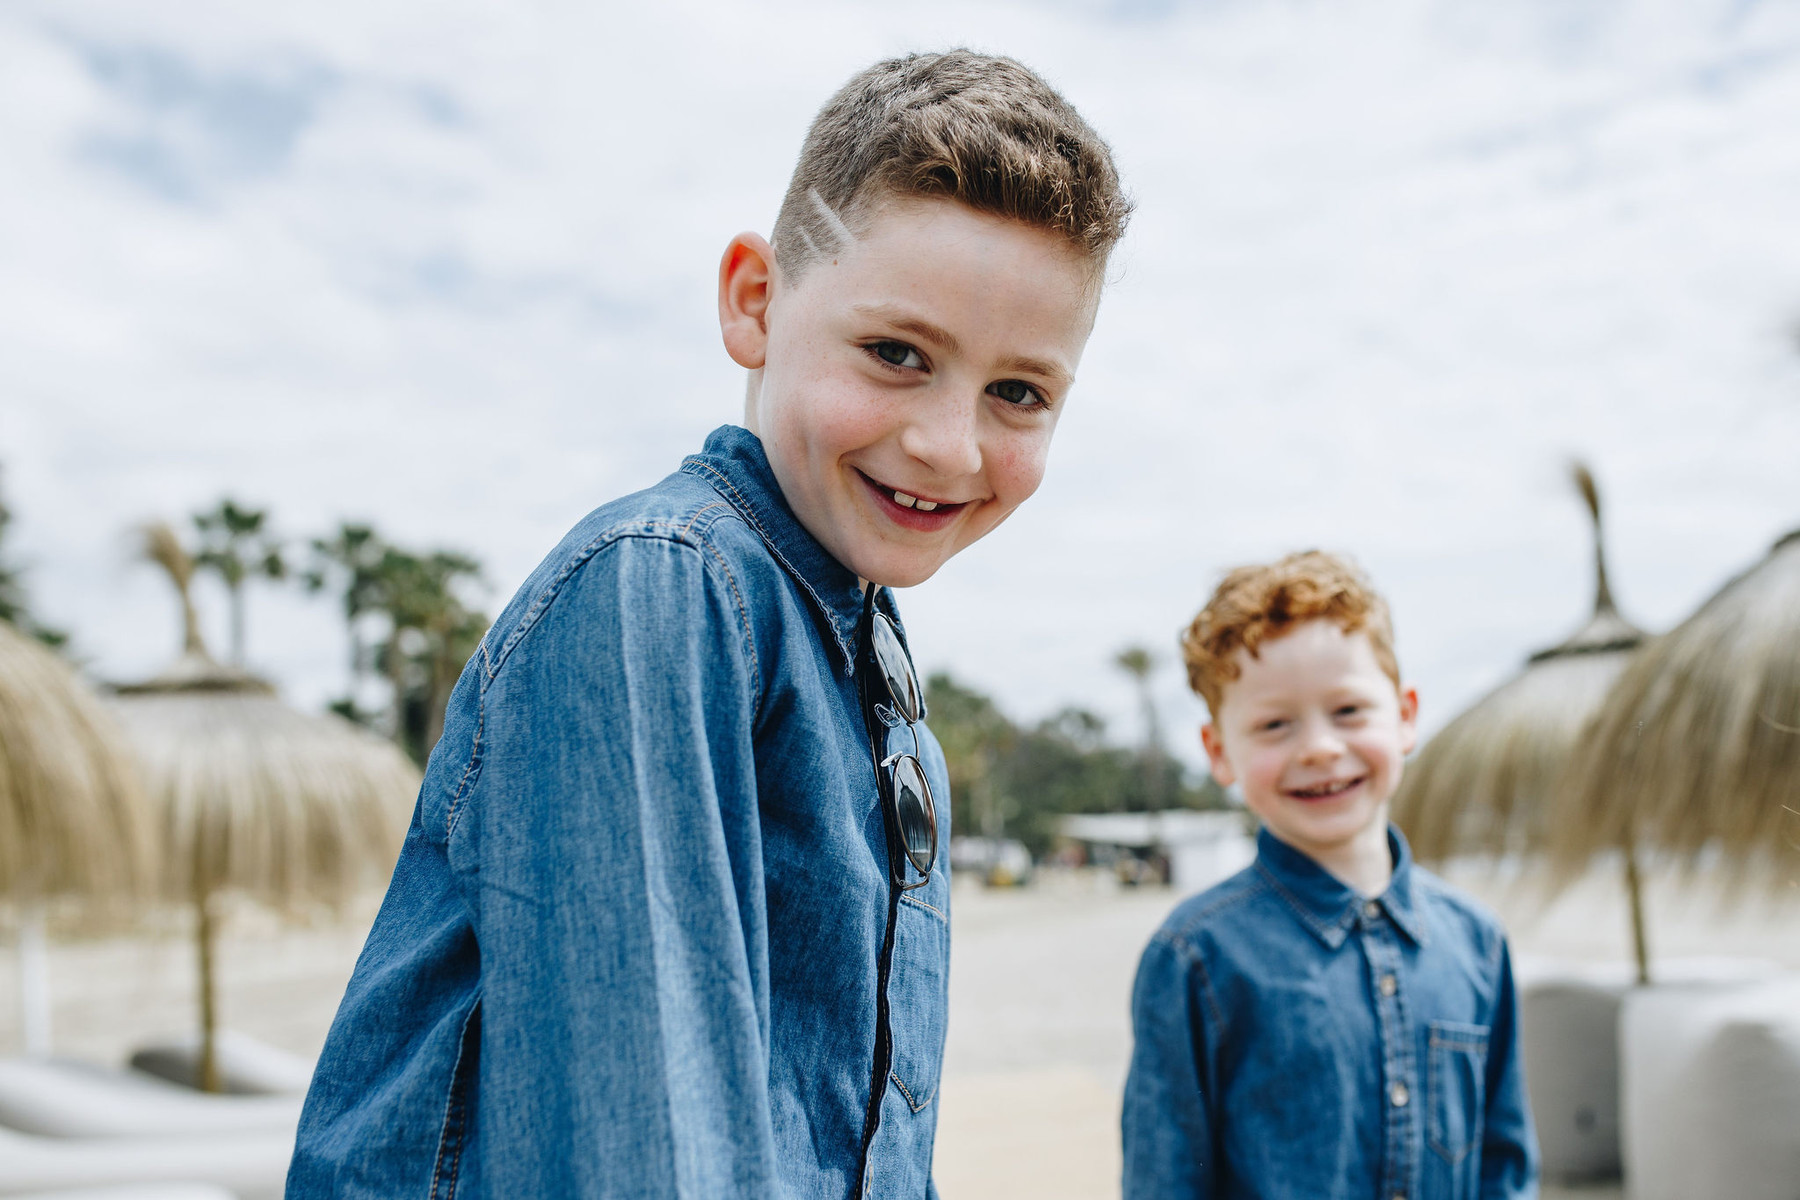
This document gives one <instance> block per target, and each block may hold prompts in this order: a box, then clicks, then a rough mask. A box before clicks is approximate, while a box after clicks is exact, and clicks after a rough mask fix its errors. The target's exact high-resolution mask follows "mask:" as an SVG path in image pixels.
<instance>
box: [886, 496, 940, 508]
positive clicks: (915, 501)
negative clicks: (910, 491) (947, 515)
mask: <svg viewBox="0 0 1800 1200" xmlns="http://www.w3.org/2000/svg"><path fill="white" fill-rule="evenodd" d="M894 503H895V504H898V505H899V506H900V507H901V508H916V509H918V510H919V511H920V512H936V511H937V507H938V506H937V505H936V504H935V503H933V502H932V501H930V500H921V499H919V498H918V497H917V496H909V495H907V494H906V493H905V492H895V493H894Z"/></svg>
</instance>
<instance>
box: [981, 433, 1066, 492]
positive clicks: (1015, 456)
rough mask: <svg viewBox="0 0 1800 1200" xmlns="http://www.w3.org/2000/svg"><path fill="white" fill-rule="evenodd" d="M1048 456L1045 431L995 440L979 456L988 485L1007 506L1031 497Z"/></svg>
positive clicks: (1047, 437) (1039, 482)
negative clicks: (985, 471) (983, 463)
mask: <svg viewBox="0 0 1800 1200" xmlns="http://www.w3.org/2000/svg"><path fill="white" fill-rule="evenodd" d="M1049 457H1050V435H1049V433H1048V432H1045V433H1043V434H1042V435H1038V434H1036V433H1034V434H1032V435H1031V436H1029V437H1018V436H1014V437H1007V438H1001V439H999V440H998V442H997V444H995V445H992V446H990V447H989V448H988V450H987V452H986V453H985V454H984V455H983V460H984V462H985V464H986V466H987V475H988V486H989V487H991V488H993V490H994V495H995V496H997V497H999V498H1000V500H1001V502H1002V503H1004V504H1006V505H1008V506H1009V507H1010V506H1012V505H1016V504H1022V503H1024V502H1025V501H1026V500H1028V499H1030V498H1031V495H1032V493H1033V492H1035V491H1037V490H1038V485H1039V484H1041V483H1042V482H1043V481H1044V468H1045V465H1046V464H1047V463H1048V461H1049Z"/></svg>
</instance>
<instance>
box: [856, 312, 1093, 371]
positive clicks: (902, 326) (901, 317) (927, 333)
mask: <svg viewBox="0 0 1800 1200" xmlns="http://www.w3.org/2000/svg"><path fill="white" fill-rule="evenodd" d="M851 311H852V312H856V313H860V314H861V315H863V316H866V317H874V318H875V319H876V320H879V321H885V322H887V323H888V324H889V325H892V326H893V327H894V328H895V329H898V330H900V331H901V332H902V333H910V334H913V335H914V336H916V337H920V338H923V339H925V340H926V341H928V342H931V343H933V344H934V345H936V346H937V347H938V349H940V350H942V351H944V352H945V353H946V354H961V353H962V342H960V341H958V340H957V337H956V335H955V334H954V333H951V332H950V331H949V330H948V329H945V328H944V327H943V326H941V325H934V324H932V323H931V322H930V321H927V320H926V319H925V318H924V317H919V316H914V315H913V314H912V313H909V312H907V311H906V310H905V309H903V308H901V307H899V306H898V305H894V304H858V305H854V306H853V307H852V309H851ZM998 366H999V367H1000V368H1001V369H1002V370H1011V371H1025V372H1028V373H1030V374H1033V375H1042V376H1044V377H1046V378H1048V379H1053V380H1055V381H1056V382H1057V383H1059V384H1067V383H1069V382H1070V381H1071V380H1073V379H1074V378H1075V377H1074V376H1073V375H1072V374H1070V372H1069V371H1068V370H1067V368H1064V367H1060V366H1058V365H1056V364H1055V363H1053V362H1049V361H1047V360H1045V359H1041V358H1032V357H1031V356H1029V355H1024V354H1010V355H1007V356H1006V357H1005V358H1002V359H1001V360H1000V362H999V363H998Z"/></svg>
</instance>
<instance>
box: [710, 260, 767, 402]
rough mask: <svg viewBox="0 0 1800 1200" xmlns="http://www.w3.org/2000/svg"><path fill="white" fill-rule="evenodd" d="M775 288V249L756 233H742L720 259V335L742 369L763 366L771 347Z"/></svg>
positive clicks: (726, 348)
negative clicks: (770, 306)
mask: <svg viewBox="0 0 1800 1200" xmlns="http://www.w3.org/2000/svg"><path fill="white" fill-rule="evenodd" d="M774 288H775V250H774V247H772V246H770V245H769V243H768V242H767V241H765V240H764V239H763V238H761V237H760V236H758V235H757V234H754V233H740V234H738V235H737V236H736V237H734V238H732V239H731V243H730V244H729V245H727V246H726V247H725V255H724V257H723V258H721V259H720V260H719V333H720V334H721V335H722V336H723V337H724V339H725V352H726V353H727V354H729V355H731V359H732V361H733V362H735V363H737V365H738V366H740V367H745V368H747V369H749V370H752V371H754V370H756V369H757V368H759V367H761V366H762V365H763V359H764V357H765V354H766V352H767V350H768V346H769V320H768V318H769V300H770V298H771V296H772V295H773V293H774Z"/></svg>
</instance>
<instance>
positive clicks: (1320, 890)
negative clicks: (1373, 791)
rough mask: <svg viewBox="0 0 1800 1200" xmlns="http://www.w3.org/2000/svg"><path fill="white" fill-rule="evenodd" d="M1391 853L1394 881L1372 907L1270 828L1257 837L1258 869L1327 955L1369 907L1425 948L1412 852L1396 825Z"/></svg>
mask: <svg viewBox="0 0 1800 1200" xmlns="http://www.w3.org/2000/svg"><path fill="white" fill-rule="evenodd" d="M1388 850H1389V851H1390V852H1391V853H1392V854H1393V856H1394V875H1393V878H1392V879H1391V880H1390V881H1389V882H1388V886H1387V890H1386V891H1385V892H1383V893H1381V895H1380V896H1378V897H1376V898H1375V899H1374V900H1372V901H1371V900H1365V899H1364V898H1363V897H1362V896H1360V895H1358V894H1357V893H1356V892H1355V891H1354V890H1353V889H1352V888H1351V887H1350V886H1349V885H1348V884H1346V883H1344V882H1343V880H1341V879H1339V878H1338V877H1337V876H1335V875H1333V874H1332V873H1331V872H1329V871H1327V870H1326V869H1325V868H1324V867H1321V866H1320V865H1319V864H1318V863H1316V862H1314V861H1313V860H1312V859H1310V858H1308V857H1307V856H1306V855H1304V854H1302V853H1301V852H1300V851H1298V850H1296V849H1294V848H1293V847H1292V846H1290V845H1288V844H1287V843H1286V842H1284V841H1282V840H1281V839H1280V838H1278V837H1276V836H1275V835H1274V834H1272V833H1270V832H1269V831H1268V829H1266V828H1265V829H1263V830H1261V831H1260V832H1259V833H1258V834H1257V835H1256V869H1257V870H1258V871H1260V872H1261V873H1262V875H1263V877H1264V878H1265V879H1267V880H1268V881H1269V882H1270V883H1272V884H1274V886H1275V890H1276V892H1278V893H1279V894H1280V895H1281V897H1282V899H1284V900H1286V901H1287V902H1288V906H1289V907H1290V908H1292V909H1293V911H1294V915H1295V916H1296V917H1298V918H1299V919H1300V923H1301V924H1302V925H1304V926H1305V927H1306V928H1307V930H1308V931H1309V932H1310V933H1311V934H1312V935H1313V936H1314V937H1316V938H1318V939H1319V941H1320V942H1322V943H1324V945H1325V947H1326V949H1328V950H1336V949H1337V948H1338V947H1339V946H1341V945H1343V944H1344V939H1345V938H1347V937H1349V936H1350V931H1351V930H1352V929H1354V928H1355V927H1356V921H1357V917H1358V914H1359V913H1360V912H1361V911H1362V908H1363V906H1364V905H1365V904H1376V905H1379V906H1380V908H1381V910H1382V911H1383V912H1385V913H1386V914H1387V916H1388V918H1389V919H1390V920H1392V921H1393V922H1394V927H1395V928H1396V929H1398V930H1399V931H1400V932H1401V933H1402V934H1404V935H1406V937H1407V938H1409V939H1411V940H1412V941H1413V942H1414V943H1415V944H1417V945H1423V944H1424V943H1425V940H1426V936H1425V923H1424V921H1423V920H1421V919H1420V914H1419V908H1418V902H1417V897H1416V895H1415V894H1414V882H1415V881H1414V879H1413V871H1412V849H1411V847H1409V846H1408V845H1407V844H1406V838H1405V836H1403V835H1402V834H1401V832H1400V830H1399V829H1398V828H1397V827H1396V826H1394V825H1392V824H1390V825H1389V826H1388Z"/></svg>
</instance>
